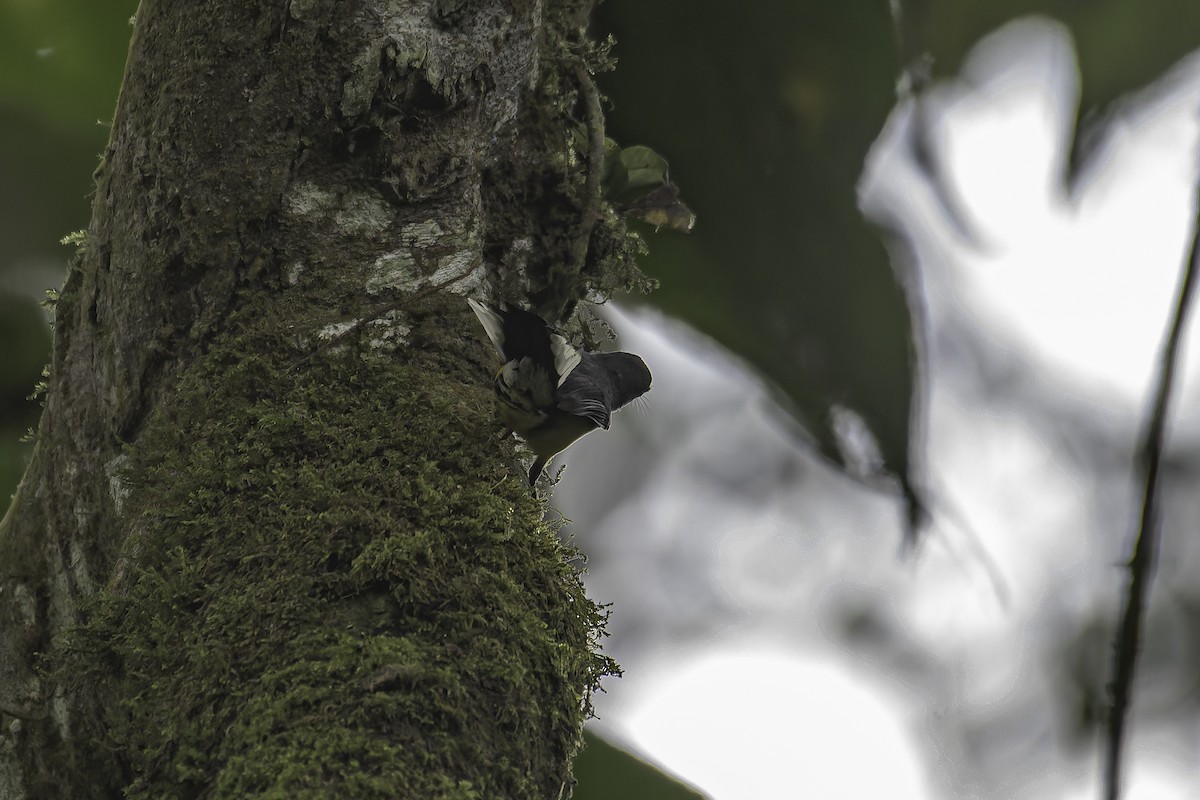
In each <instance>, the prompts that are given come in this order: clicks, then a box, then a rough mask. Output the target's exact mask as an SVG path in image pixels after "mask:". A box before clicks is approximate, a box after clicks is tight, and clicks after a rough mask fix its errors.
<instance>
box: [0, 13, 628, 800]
mask: <svg viewBox="0 0 1200 800" xmlns="http://www.w3.org/2000/svg"><path fill="white" fill-rule="evenodd" d="M589 6H590V2H589V0H563V2H558V3H554V4H549V5H544V4H543V3H542V2H538V0H511V2H502V0H433V1H432V2H431V3H406V2H399V0H355V2H336V1H335V0H290V2H266V0H250V1H249V2H248V1H247V0H196V1H195V2H189V3H175V2H168V1H167V0H143V2H142V6H141V8H140V9H139V12H138V17H137V20H136V25H135V29H134V35H133V41H132V43H131V47H130V55H129V62H128V66H127V71H126V76H125V80H124V84H123V87H122V91H121V97H120V100H119V102H118V107H117V113H116V117H115V119H114V123H113V129H112V137H111V140H110V143H109V146H108V148H107V150H106V152H105V153H104V156H103V160H102V163H101V165H100V167H99V169H98V170H97V173H96V196H95V204H94V210H93V218H92V221H91V224H90V226H89V229H88V231H87V235H86V238H85V239H84V240H83V241H82V243H81V245H80V248H79V252H78V253H77V255H76V258H75V259H74V261H73V263H72V266H71V269H70V272H69V275H68V278H67V281H66V284H65V286H64V288H63V291H62V294H61V297H60V299H59V300H58V303H57V308H56V316H55V326H56V329H55V344H54V352H53V359H52V364H51V374H50V379H49V387H48V390H47V394H46V401H45V411H44V414H43V418H42V422H41V425H40V428H39V431H38V443H37V446H36V449H35V453H34V456H33V459H32V461H31V463H30V465H29V468H28V470H27V473H26V475H25V478H24V480H23V481H22V484H21V487H20V489H19V490H18V493H17V496H16V497H15V499H14V502H13V505H12V507H11V508H10V511H9V514H8V515H7V516H6V517H5V519H4V522H3V523H0V799H2V800H10V799H15V798H42V797H46V798H64V797H72V798H88V797H106V798H107V797H127V798H163V797H185V798H192V797H196V798H198V797H205V798H209V797H228V798H246V797H259V796H261V797H288V798H295V797H314V798H315V797H331V798H332V797H338V798H351V797H352V798H371V797H380V798H408V797H411V798H505V797H512V798H556V797H559V796H560V795H561V796H565V795H569V786H570V780H571V779H570V762H571V759H572V757H573V756H574V753H575V752H576V750H577V748H578V746H579V742H580V731H581V726H582V723H583V720H584V718H585V717H586V715H587V713H588V711H589V704H588V697H589V695H590V693H591V691H592V690H593V689H594V688H595V687H596V684H597V682H598V681H599V679H600V677H601V676H602V675H603V674H604V673H606V672H610V671H612V670H613V669H614V665H613V664H612V663H611V662H610V661H608V660H607V659H606V658H604V657H603V656H602V655H600V654H599V653H598V652H597V650H596V641H597V639H598V637H599V636H600V635H602V625H603V619H602V614H601V612H600V611H599V610H598V609H597V608H596V606H594V605H593V604H592V603H591V602H590V601H589V600H588V599H587V598H586V597H585V596H584V594H583V591H582V588H581V585H580V582H579V579H578V575H577V574H576V571H575V569H574V568H573V567H572V566H571V562H572V560H573V554H572V553H571V552H570V551H569V550H568V549H566V548H564V547H563V546H562V545H560V544H559V542H558V540H557V538H556V536H555V531H554V530H553V528H552V526H549V525H547V524H546V523H545V522H544V513H543V512H544V508H543V506H542V505H541V504H540V503H539V502H538V501H537V500H536V498H532V497H531V496H530V495H529V492H528V490H527V488H526V487H525V486H524V485H523V482H522V479H521V474H522V468H521V466H520V464H519V457H518V454H517V453H516V451H515V450H514V448H513V445H512V444H511V441H509V442H502V441H501V440H499V439H497V437H496V436H495V429H494V428H493V427H492V425H491V403H492V401H491V397H490V391H489V390H490V380H489V370H491V369H494V367H495V364H494V363H493V359H494V355H493V354H491V353H490V352H489V350H488V348H487V346H486V344H485V342H484V341H483V339H482V336H481V335H480V333H479V331H477V330H476V329H475V327H476V326H475V323H474V320H473V317H471V315H470V314H469V312H468V309H467V306H466V303H465V302H464V301H463V297H462V295H463V294H466V293H473V294H475V295H477V296H480V297H485V296H495V295H501V296H503V297H505V298H506V299H508V300H509V301H510V302H525V301H532V302H533V303H534V304H535V305H536V306H539V307H546V308H549V307H559V308H570V307H573V305H574V302H575V301H577V300H579V299H580V298H582V297H584V296H585V295H586V294H588V293H589V292H601V293H603V292H605V291H608V290H610V289H612V288H613V287H614V286H618V285H621V284H622V283H628V282H629V281H630V280H631V276H633V275H635V274H636V273H635V269H636V268H635V267H634V266H633V265H632V262H631V255H630V254H631V253H632V251H633V249H634V248H635V247H636V242H635V241H634V240H633V239H632V238H630V237H629V236H628V235H627V234H626V233H625V231H624V228H623V227H622V226H621V225H620V223H619V221H618V220H616V218H615V217H614V216H613V215H612V214H611V212H610V211H609V210H608V209H607V207H605V206H603V204H601V205H600V206H597V204H596V198H594V197H588V196H587V194H586V193H587V189H586V188H585V187H588V186H589V185H590V186H594V185H595V184H596V182H595V180H594V179H593V181H592V182H591V183H590V184H589V183H588V181H587V173H588V170H589V169H591V167H590V166H589V165H587V164H586V163H585V162H586V158H585V157H583V156H581V155H579V154H577V153H574V151H573V150H572V145H571V144H570V143H571V141H572V136H573V135H576V134H575V129H576V127H577V126H578V123H577V121H576V120H577V119H578V118H581V115H580V114H579V113H577V111H576V107H577V105H578V92H579V86H578V85H577V81H578V78H577V77H574V78H573V77H572V76H578V75H585V76H586V74H587V72H586V71H587V70H589V69H595V68H596V67H597V66H598V65H600V64H601V62H602V61H603V53H602V52H601V51H599V50H598V49H597V48H595V47H594V46H593V45H591V44H589V43H588V42H587V41H586V39H585V37H584V35H583V33H582V26H583V24H584V22H585V19H586V14H587V13H588V7H589ZM581 67H582V68H583V69H582V70H581ZM585 152H586V150H585ZM597 168H599V165H597ZM581 217H588V221H587V223H586V225H582V224H581V222H580V218H581ZM580 230H584V231H586V236H585V238H586V239H587V240H588V242H589V247H588V248H587V253H586V261H585V262H583V263H577V264H573V265H572V266H571V268H570V269H566V270H564V269H562V268H561V265H562V264H563V263H564V262H565V261H567V260H569V259H570V258H572V254H573V253H576V252H577V250H578V248H577V247H576V244H577V238H578V237H577V236H576V234H577V233H578V231H580ZM564 276H565V277H564ZM331 345H332V346H331ZM564 789H566V790H567V791H563V790H564Z"/></svg>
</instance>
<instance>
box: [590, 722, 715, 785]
mask: <svg viewBox="0 0 1200 800" xmlns="http://www.w3.org/2000/svg"><path fill="white" fill-rule="evenodd" d="M584 739H585V740H586V742H587V744H586V746H585V747H584V749H583V752H582V753H580V754H579V757H578V758H576V759H575V780H576V781H578V785H577V786H576V787H575V794H574V795H572V800H703V798H704V797H705V795H702V794H700V793H699V792H697V791H695V790H694V789H690V788H688V787H687V786H685V785H684V784H682V783H680V782H678V781H677V780H675V779H674V778H671V777H669V776H667V775H664V774H663V773H662V772H659V771H658V770H657V769H655V768H654V767H652V766H650V765H649V764H647V763H646V762H644V761H642V760H640V759H638V758H636V757H634V756H631V755H630V754H628V753H626V752H625V751H624V750H621V749H619V748H617V747H614V746H613V745H611V744H609V743H608V742H606V741H604V739H602V738H600V737H599V736H596V735H595V734H593V733H591V732H590V731H584Z"/></svg>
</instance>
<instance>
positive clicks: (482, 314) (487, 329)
mask: <svg viewBox="0 0 1200 800" xmlns="http://www.w3.org/2000/svg"><path fill="white" fill-rule="evenodd" d="M467 303H468V304H469V305H470V306H471V310H472V311H474V312H475V316H476V317H478V318H479V324H480V325H482V326H483V330H484V333H486V334H487V337H488V338H489V339H491V340H492V345H493V346H494V347H495V348H496V352H497V353H499V354H500V357H501V358H504V320H503V319H501V318H500V315H499V314H497V313H496V312H495V311H493V310H492V309H490V308H488V307H487V306H485V305H484V304H483V303H481V302H479V301H478V300H474V299H472V298H470V297H468V298H467Z"/></svg>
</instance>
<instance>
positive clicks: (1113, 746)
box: [1104, 196, 1200, 800]
mask: <svg viewBox="0 0 1200 800" xmlns="http://www.w3.org/2000/svg"><path fill="white" fill-rule="evenodd" d="M1196 212H1197V219H1196V221H1195V223H1193V231H1192V245H1191V250H1190V252H1189V254H1188V260H1187V263H1186V264H1185V265H1184V272H1183V277H1182V280H1181V281H1180V285H1179V293H1178V297H1177V299H1176V305H1175V314H1174V316H1173V318H1172V319H1171V326H1170V329H1169V330H1168V332H1167V338H1166V342H1165V344H1164V346H1163V349H1162V353H1161V355H1160V357H1159V364H1158V370H1157V374H1156V376H1155V384H1154V402H1153V405H1152V406H1151V408H1150V416H1149V418H1148V419H1147V420H1146V423H1145V427H1144V429H1143V431H1142V434H1141V439H1140V441H1139V443H1138V450H1137V461H1138V466H1139V467H1140V469H1141V471H1142V472H1143V473H1144V475H1145V481H1146V483H1145V489H1144V491H1143V494H1142V513H1141V519H1140V521H1139V524H1138V534H1137V541H1136V542H1135V543H1134V546H1133V555H1132V557H1131V558H1130V560H1129V565H1128V566H1129V586H1128V589H1127V590H1126V595H1125V605H1124V609H1123V611H1122V613H1121V627H1120V630H1119V631H1118V633H1117V638H1116V642H1115V643H1114V650H1115V653H1114V659H1113V661H1114V663H1113V672H1114V674H1113V681H1112V685H1111V694H1112V706H1111V708H1110V713H1109V719H1108V736H1107V747H1106V754H1105V770H1104V797H1105V798H1107V800H1117V798H1118V797H1120V794H1121V758H1122V751H1123V745H1124V739H1125V729H1126V723H1127V721H1128V717H1129V708H1130V706H1131V705H1132V702H1133V680H1134V674H1135V672H1136V669H1137V656H1138V646H1139V644H1140V641H1141V632H1142V623H1143V620H1144V617H1145V608H1146V602H1147V598H1148V597H1149V594H1150V584H1151V582H1152V581H1153V580H1154V566H1155V563H1156V561H1157V556H1158V544H1159V541H1158V539H1159V525H1158V523H1159V511H1158V504H1157V500H1158V473H1159V466H1160V464H1161V462H1162V454H1163V446H1164V440H1165V439H1166V430H1167V413H1168V411H1169V405H1170V400H1171V390H1172V387H1173V385H1174V382H1175V369H1176V366H1177V364H1176V361H1177V357H1178V354H1179V347H1180V344H1181V342H1182V339H1183V331H1184V328H1185V327H1186V323H1187V316H1188V311H1189V310H1190V308H1191V305H1192V296H1193V295H1194V294H1195V286H1196V273H1197V271H1198V270H1197V264H1196V262H1197V260H1198V259H1200V253H1198V251H1200V196H1198V197H1197V201H1196Z"/></svg>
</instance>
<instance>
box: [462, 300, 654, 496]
mask: <svg viewBox="0 0 1200 800" xmlns="http://www.w3.org/2000/svg"><path fill="white" fill-rule="evenodd" d="M467 303H468V304H469V305H470V306H471V310H472V311H474V312H475V316H476V317H478V318H479V322H480V324H481V325H482V326H483V330H484V332H485V333H486V334H487V337H488V339H489V340H491V343H492V345H493V346H495V348H496V351H497V352H498V353H499V354H500V357H501V358H502V359H504V366H502V367H501V368H500V371H499V372H498V373H497V374H496V380H495V392H496V409H497V416H498V417H499V419H500V421H501V422H502V423H503V424H504V426H505V429H506V430H505V435H506V436H507V435H508V433H510V432H513V431H515V432H516V433H517V434H518V435H520V436H521V438H522V439H524V440H525V442H526V443H527V444H528V445H529V448H530V449H531V450H533V453H534V456H535V458H534V461H533V466H531V467H530V468H529V485H530V486H531V487H532V486H534V485H536V484H537V480H538V478H539V477H540V476H541V474H542V470H543V469H544V468H545V467H546V464H547V463H548V462H549V461H550V459H552V458H554V456H555V455H557V454H558V453H560V452H562V451H563V450H565V449H567V447H568V446H570V445H571V444H572V443H574V442H575V441H576V440H577V439H579V438H580V437H581V436H583V435H584V434H587V433H590V432H592V431H594V430H597V429H600V428H603V429H604V430H608V428H609V426H610V425H611V424H612V415H613V412H614V411H616V410H617V409H619V408H621V407H622V406H625V405H627V404H629V403H630V402H632V401H633V400H636V399H637V398H639V397H641V396H642V395H644V394H645V393H646V392H648V391H649V390H650V382H651V376H650V369H649V368H648V367H647V366H646V362H644V361H643V360H642V359H641V358H640V357H638V356H636V355H634V354H633V353H620V352H618V353H593V352H589V351H587V350H583V349H576V348H575V347H572V346H571V343H570V342H568V341H567V339H566V337H564V336H563V335H562V334H561V333H559V332H558V331H556V330H554V329H553V328H551V327H550V325H549V324H547V322H546V321H545V320H544V319H542V318H541V317H540V316H538V315H537V314H535V313H534V312H532V311H526V310H524V309H521V308H515V307H508V306H506V305H502V306H499V307H497V306H492V305H487V304H484V303H481V302H479V301H478V300H475V299H473V298H471V299H468V300H467Z"/></svg>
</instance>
